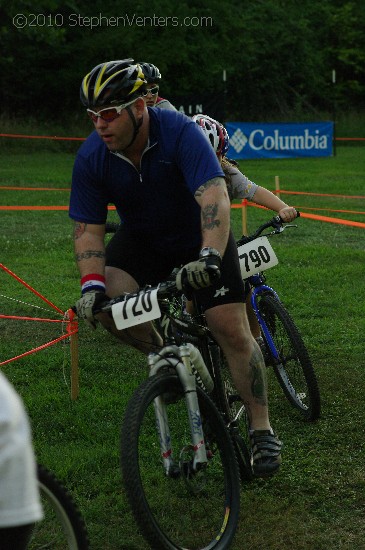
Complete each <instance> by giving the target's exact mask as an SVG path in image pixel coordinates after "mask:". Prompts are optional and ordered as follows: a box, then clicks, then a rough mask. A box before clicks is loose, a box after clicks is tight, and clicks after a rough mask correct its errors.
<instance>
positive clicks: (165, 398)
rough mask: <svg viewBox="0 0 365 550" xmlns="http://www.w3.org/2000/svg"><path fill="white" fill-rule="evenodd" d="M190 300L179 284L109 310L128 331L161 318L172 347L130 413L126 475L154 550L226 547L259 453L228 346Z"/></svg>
mask: <svg viewBox="0 0 365 550" xmlns="http://www.w3.org/2000/svg"><path fill="white" fill-rule="evenodd" d="M181 294H182V293H181V291H179V290H178V289H177V287H176V283H175V278H174V277H172V278H171V279H170V280H167V281H164V282H162V283H160V284H159V285H158V286H156V287H147V288H145V289H142V290H140V291H138V292H137V293H134V294H126V295H122V296H119V297H117V298H114V299H112V300H110V301H109V302H108V303H107V304H106V305H103V306H102V307H101V308H100V311H103V312H110V313H111V314H112V316H113V318H114V321H115V324H116V326H117V328H118V329H128V328H129V327H131V326H134V325H136V324H138V323H143V322H146V321H154V322H155V323H156V324H157V325H158V329H159V330H160V333H161V334H162V336H163V340H164V345H163V347H162V349H160V350H159V351H158V353H151V354H150V355H149V356H148V367H149V377H148V378H147V379H146V380H145V381H144V382H142V384H141V385H140V386H139V387H138V388H137V389H136V390H135V392H134V394H133V395H132V397H131V399H130V400H129V403H128V405H127V408H126V411H125V416H124V420H123V425H122V433H121V470H122V475H123V481H124V487H125V491H126V495H127V498H128V500H129V504H130V506H131V509H132V511H133V514H134V517H135V520H136V523H137V525H138V526H139V528H140V531H141V533H142V535H143V536H144V538H145V540H146V541H147V542H148V544H149V545H150V546H151V548H154V549H156V550H157V549H158V550H161V549H168V550H172V549H190V550H197V549H200V550H203V549H206V550H208V549H211V550H223V549H226V548H228V547H229V546H230V544H231V542H232V539H233V537H234V534H235V530H236V527H237V522H238V518H239V508H240V474H239V468H238V463H237V459H238V460H239V461H240V466H241V470H242V468H243V465H244V467H245V468H247V469H248V470H249V471H250V468H251V466H250V455H249V452H248V450H247V448H246V446H245V444H244V441H243V439H242V438H241V437H240V434H239V427H238V422H239V419H238V418H234V417H233V416H232V409H231V403H230V395H229V393H228V391H227V387H226V386H224V384H223V380H222V370H221V368H222V366H223V365H222V364H221V358H222V354H221V352H220V348H219V346H218V345H217V343H216V342H215V341H214V339H213V338H212V336H211V334H210V332H209V330H208V328H207V327H206V325H205V320H204V318H203V317H201V318H200V317H195V318H193V317H191V316H189V315H188V314H186V313H185V312H184V311H183V309H182V300H181ZM234 399H235V398H234Z"/></svg>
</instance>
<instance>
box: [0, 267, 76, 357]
mask: <svg viewBox="0 0 365 550" xmlns="http://www.w3.org/2000/svg"><path fill="white" fill-rule="evenodd" d="M0 268H1V269H3V271H5V273H8V275H10V276H11V277H13V278H14V279H15V280H16V281H18V282H19V283H20V284H22V285H23V286H25V287H26V288H27V289H28V290H30V292H32V293H33V294H35V295H36V296H38V298H40V299H41V300H43V301H44V302H46V304H48V305H49V306H51V307H52V308H53V309H55V310H56V311H57V313H59V314H61V315H62V316H63V319H44V318H38V317H23V316H17V315H3V314H1V315H0V318H1V319H13V320H18V321H19V320H20V321H41V322H48V323H66V334H63V335H62V336H59V337H58V338H55V339H54V340H51V341H50V342H46V343H45V344H42V345H40V346H37V347H36V348H33V349H31V350H29V351H26V352H24V353H22V354H20V355H17V356H16V357H11V358H10V359H6V360H5V361H1V362H0V366H1V365H7V364H8V363H11V362H12V361H15V360H17V359H21V358H22V357H26V356H27V355H30V354H32V353H36V352H37V351H41V350H43V349H46V348H48V347H50V346H53V345H54V344H56V343H57V342H60V341H61V340H64V339H65V338H69V337H70V336H72V335H74V334H76V333H77V332H78V324H77V321H75V320H74V317H75V315H74V313H73V312H72V310H69V311H68V312H67V315H68V316H67V318H65V317H64V315H65V314H64V312H63V311H62V310H61V309H60V308H58V307H57V306H56V305H55V304H53V303H52V302H51V301H50V300H47V298H45V297H44V296H43V295H42V294H41V293H40V292H38V291H37V290H35V289H34V288H32V287H31V286H30V285H28V283H26V282H25V281H23V280H22V279H21V278H20V277H18V276H17V275H15V273H13V272H12V271H10V269H8V268H7V267H5V265H4V264H0ZM70 311H71V313H70Z"/></svg>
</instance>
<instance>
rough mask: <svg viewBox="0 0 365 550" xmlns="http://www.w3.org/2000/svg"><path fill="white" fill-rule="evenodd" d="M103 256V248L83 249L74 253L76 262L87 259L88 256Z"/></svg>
mask: <svg viewBox="0 0 365 550" xmlns="http://www.w3.org/2000/svg"><path fill="white" fill-rule="evenodd" d="M92 257H94V258H105V252H104V251H103V250H85V252H80V253H79V254H78V253H77V254H75V258H76V261H77V262H80V261H81V260H88V259H89V258H92Z"/></svg>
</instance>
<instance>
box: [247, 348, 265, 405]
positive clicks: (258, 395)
mask: <svg viewBox="0 0 365 550" xmlns="http://www.w3.org/2000/svg"><path fill="white" fill-rule="evenodd" d="M260 355H261V353H260V351H259V350H258V349H256V346H255V347H254V350H253V352H252V355H251V359H250V367H251V391H252V395H253V397H254V398H255V400H256V401H257V402H258V403H260V405H263V406H265V405H267V397H266V380H265V377H264V372H265V371H264V369H265V364H264V362H263V360H262V357H260Z"/></svg>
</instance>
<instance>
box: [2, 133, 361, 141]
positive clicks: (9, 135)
mask: <svg viewBox="0 0 365 550" xmlns="http://www.w3.org/2000/svg"><path fill="white" fill-rule="evenodd" d="M0 137H10V138H26V139H62V140H71V141H74V140H77V141H83V140H85V139H86V138H82V137H58V136H28V135H24V134H0ZM334 139H335V140H336V141H365V138H362V137H360V138H356V137H355V138H354V137H335V138H334Z"/></svg>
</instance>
